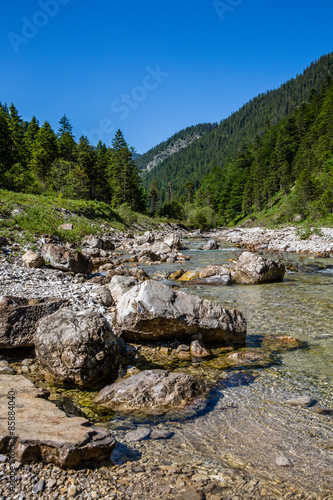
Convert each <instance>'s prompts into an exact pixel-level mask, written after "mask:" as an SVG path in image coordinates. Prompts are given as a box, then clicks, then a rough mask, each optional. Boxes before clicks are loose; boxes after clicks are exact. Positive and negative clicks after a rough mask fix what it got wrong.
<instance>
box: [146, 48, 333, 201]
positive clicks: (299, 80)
mask: <svg viewBox="0 0 333 500" xmlns="http://www.w3.org/2000/svg"><path fill="white" fill-rule="evenodd" d="M327 75H331V76H332V75H333V53H331V54H327V55H324V56H322V57H321V58H320V59H319V60H317V61H315V62H313V63H311V64H310V66H309V67H308V68H306V69H305V70H304V72H303V73H302V74H301V75H297V76H296V78H292V79H291V80H289V81H288V82H286V83H284V84H283V85H281V86H280V87H279V88H278V89H276V90H271V91H267V92H266V93H262V94H259V95H258V96H257V97H255V98H254V99H252V100H251V101H249V102H248V103H247V104H245V105H244V106H242V107H241V108H240V109H239V110H238V111H236V112H235V113H233V114H232V115H231V116H229V117H228V118H226V119H225V120H223V121H221V122H220V124H219V125H217V124H205V130H206V132H205V133H204V134H203V135H202V137H200V138H198V139H197V140H195V141H193V142H190V143H189V144H188V145H187V147H185V148H182V149H180V150H178V151H175V152H174V153H173V154H172V155H164V156H163V152H165V151H166V150H167V148H168V146H170V144H169V143H170V141H172V140H173V141H174V142H175V140H177V139H178V137H177V135H178V134H184V133H185V132H186V131H188V130H190V129H193V134H195V130H194V129H195V128H196V127H188V128H187V129H185V130H184V131H181V132H179V133H178V134H175V135H174V136H173V137H172V138H170V139H169V140H168V141H166V142H164V143H161V144H160V145H159V146H156V148H153V149H152V150H150V151H148V152H147V153H146V154H145V155H142V157H141V158H140V159H139V161H140V164H139V166H140V168H141V169H143V170H144V168H145V167H146V166H147V165H148V164H150V168H149V169H145V170H144V171H143V173H142V180H143V185H144V187H145V188H146V189H147V190H148V189H149V186H150V184H151V182H152V180H153V179H154V178H155V180H156V182H157V184H158V187H159V190H160V201H161V202H162V203H163V202H164V201H165V200H166V198H167V186H168V183H169V182H170V184H171V188H172V193H173V196H174V198H176V197H178V196H180V195H181V194H184V184H185V182H186V180H188V179H190V180H191V182H192V183H193V184H194V185H195V186H198V185H199V183H200V181H201V179H202V178H203V177H204V176H205V175H206V174H207V173H208V172H209V171H210V170H211V169H212V168H213V167H214V166H223V165H225V164H226V163H227V162H228V161H229V160H230V159H233V158H234V157H235V155H236V153H237V151H238V149H239V148H240V146H241V145H242V144H244V143H246V142H250V141H252V140H253V139H254V138H255V137H256V135H259V136H260V135H262V133H263V132H264V130H265V127H267V126H270V125H274V124H277V123H279V122H280V121H281V120H282V119H283V118H284V117H286V116H288V115H289V114H290V113H291V112H292V111H293V109H295V108H296V107H298V106H299V105H300V104H301V103H302V102H308V101H309V96H310V92H311V90H312V89H316V90H317V91H318V90H319V89H320V87H321V85H322V83H323V82H324V80H325V78H326V76H327ZM197 127H200V126H197ZM158 155H160V156H159V160H160V161H156V162H155V164H154V163H150V162H152V161H153V160H154V158H155V157H156V156H158ZM137 164H138V163H137Z"/></svg>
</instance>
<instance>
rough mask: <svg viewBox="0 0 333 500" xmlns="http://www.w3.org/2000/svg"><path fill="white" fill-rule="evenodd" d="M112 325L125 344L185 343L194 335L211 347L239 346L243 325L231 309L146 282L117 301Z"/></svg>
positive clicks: (243, 320) (158, 284)
mask: <svg viewBox="0 0 333 500" xmlns="http://www.w3.org/2000/svg"><path fill="white" fill-rule="evenodd" d="M116 323H117V326H118V328H119V329H120V330H121V331H122V334H123V336H124V339H125V340H128V341H133V342H142V341H152V340H157V339H159V340H160V339H177V340H181V339H184V340H185V339H189V338H191V337H192V335H195V334H197V333H201V334H202V340H203V341H204V342H205V343H206V344H207V345H210V344H215V345H222V346H223V345H227V346H229V345H231V346H233V345H242V344H244V342H245V337H246V321H245V319H244V318H243V316H242V315H241V313H240V312H238V311H236V310H235V309H226V308H224V307H222V306H220V305H219V304H215V303H213V302H210V301H209V300H205V299H200V298H199V297H196V296H194V295H190V294H187V293H184V292H180V291H176V290H172V289H171V288H170V287H168V286H166V285H164V284H162V283H161V282H158V281H153V280H148V281H145V282H143V283H142V284H141V285H137V286H134V287H132V288H131V289H130V290H129V291H128V292H126V293H125V294H124V295H123V296H122V297H121V298H120V299H119V301H118V303H117V309H116Z"/></svg>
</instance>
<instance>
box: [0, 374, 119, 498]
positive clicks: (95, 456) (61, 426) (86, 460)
mask: <svg viewBox="0 0 333 500" xmlns="http://www.w3.org/2000/svg"><path fill="white" fill-rule="evenodd" d="M9 388H11V389H12V390H13V391H14V393H15V402H16V407H15V416H16V419H15V424H16V426H15V436H16V442H15V448H14V450H15V459H16V460H18V461H20V462H23V463H29V462H38V461H43V462H52V463H55V464H57V465H59V466H60V467H68V468H76V467H87V466H88V465H89V464H90V463H91V462H98V463H100V462H104V461H106V460H108V459H109V457H110V454H111V452H112V450H113V449H114V448H115V446H116V442H115V440H114V439H113V438H112V436H111V435H110V433H109V432H107V431H106V430H105V429H102V428H99V427H95V426H90V425H89V422H88V420H86V419H85V418H81V417H70V418H69V417H67V415H66V414H65V413H64V412H63V411H61V410H59V408H58V407H57V406H56V405H55V404H53V403H51V402H50V401H47V400H45V399H44V397H45V394H43V391H42V390H41V389H37V388H36V387H35V386H34V385H33V384H32V382H30V381H29V380H28V379H26V378H25V377H23V376H21V375H14V376H9V375H6V376H0V394H1V396H0V412H1V415H5V414H7V412H8V396H7V394H8V390H9ZM11 446H12V444H11V443H10V431H9V430H8V421H7V419H0V450H1V452H2V453H9V452H10V451H11ZM44 485H45V483H44ZM40 491H42V490H40Z"/></svg>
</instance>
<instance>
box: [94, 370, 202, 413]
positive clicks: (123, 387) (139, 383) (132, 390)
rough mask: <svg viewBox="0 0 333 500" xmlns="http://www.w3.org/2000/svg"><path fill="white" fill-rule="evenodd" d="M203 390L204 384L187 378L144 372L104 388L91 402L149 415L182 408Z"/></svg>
mask: <svg viewBox="0 0 333 500" xmlns="http://www.w3.org/2000/svg"><path fill="white" fill-rule="evenodd" d="M204 390H205V385H204V382H202V381H200V380H197V379H195V378H194V377H192V376H190V375H186V374H184V373H168V372H167V371H164V370H145V371H142V372H140V373H138V374H137V375H133V376H132V377H130V378H127V379H124V380H120V381H119V382H116V383H115V384H112V385H109V386H107V387H105V388H104V389H102V390H101V391H100V392H99V394H98V395H97V397H96V398H95V402H96V403H97V404H100V405H102V406H105V407H108V408H111V409H114V410H119V411H133V410H143V411H144V412H145V413H148V414H149V413H155V412H157V411H162V412H163V411H167V410H168V409H169V408H172V407H175V406H176V407H183V406H184V405H185V404H186V403H187V402H188V401H189V400H190V399H192V398H194V397H195V396H197V395H199V394H200V393H202V392H203V391H204Z"/></svg>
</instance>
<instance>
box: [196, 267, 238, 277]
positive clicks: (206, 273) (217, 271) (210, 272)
mask: <svg viewBox="0 0 333 500" xmlns="http://www.w3.org/2000/svg"><path fill="white" fill-rule="evenodd" d="M230 273H231V271H230V269H228V268H227V267H224V266H207V267H205V268H204V269H202V270H201V271H200V278H209V277H211V276H229V275H230Z"/></svg>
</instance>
